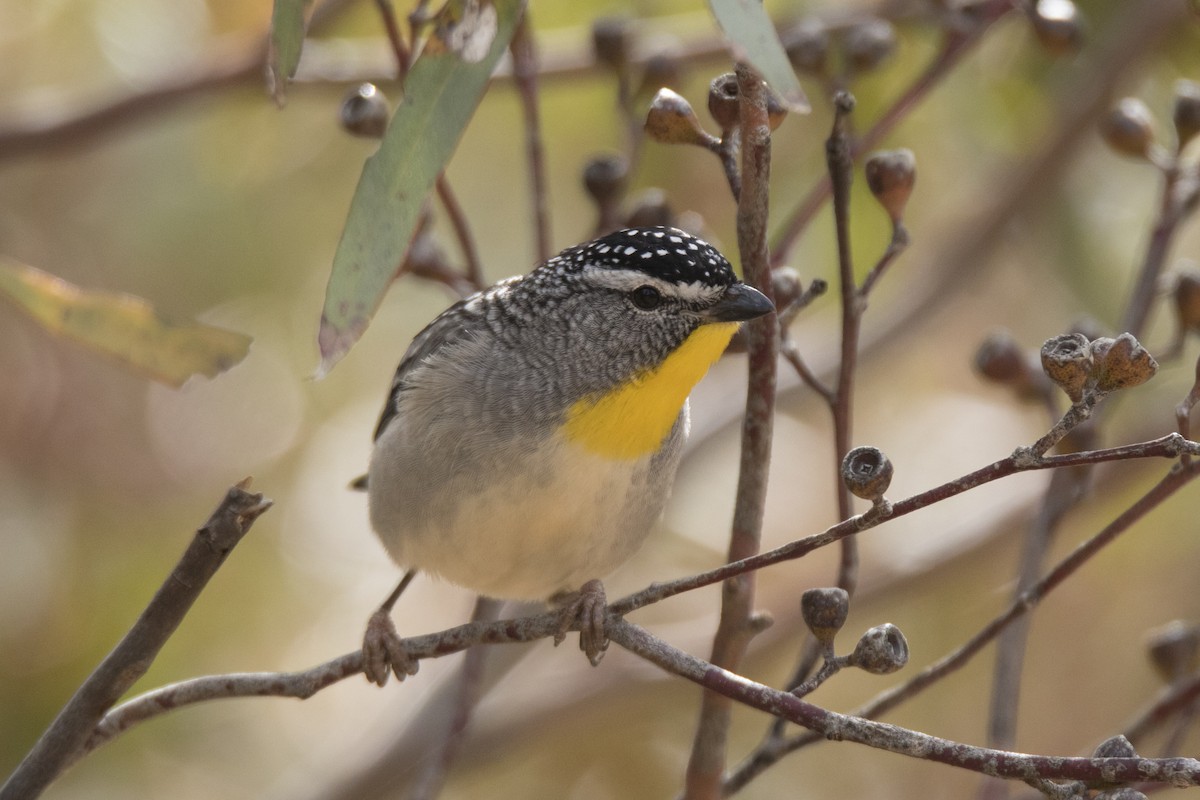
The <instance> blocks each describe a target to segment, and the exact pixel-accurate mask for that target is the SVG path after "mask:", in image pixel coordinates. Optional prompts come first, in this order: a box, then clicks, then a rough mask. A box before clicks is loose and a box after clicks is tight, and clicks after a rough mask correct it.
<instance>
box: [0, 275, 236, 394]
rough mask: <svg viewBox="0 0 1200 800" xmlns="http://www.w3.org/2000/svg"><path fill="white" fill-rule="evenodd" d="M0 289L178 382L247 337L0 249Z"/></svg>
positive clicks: (60, 326)
mask: <svg viewBox="0 0 1200 800" xmlns="http://www.w3.org/2000/svg"><path fill="white" fill-rule="evenodd" d="M0 295H6V296H8V297H9V298H10V299H11V300H12V301H13V302H14V303H16V304H17V306H18V307H20V308H21V309H23V310H24V311H25V312H27V313H28V314H29V315H30V316H31V317H33V318H34V319H35V320H37V321H38V322H39V323H40V324H41V325H42V327H44V328H45V329H46V330H48V331H51V332H52V333H56V334H58V335H60V336H63V337H65V338H67V339H72V340H74V341H76V342H79V343H81V344H84V345H86V346H88V347H90V348H91V349H93V350H95V351H97V352H100V353H103V354H105V355H108V356H112V357H113V358H116V359H117V360H118V361H121V362H122V363H124V364H126V365H128V366H130V367H133V368H134V369H136V370H138V371H139V372H142V373H144V374H146V375H148V376H149V377H151V378H153V379H154V380H157V381H161V382H162V383H166V384H170V385H171V386H175V387H178V386H182V385H183V383H184V382H185V381H186V380H187V379H188V378H189V377H191V376H192V375H196V374H200V375H206V376H208V377H210V378H211V377H213V376H215V375H217V374H219V373H221V372H224V371H225V370H227V369H229V368H230V367H232V366H233V365H235V364H237V363H238V362H239V361H241V360H242V359H243V358H245V357H246V353H248V352H249V350H250V337H249V336H245V335H244V334H240V333H234V332H233V331H228V330H224V329H222V328H214V327H211V326H209V325H202V324H200V323H197V322H178V323H177V322H171V321H168V320H166V319H164V318H163V317H162V316H160V315H159V314H158V312H156V311H155V310H154V307H153V306H151V305H150V304H149V303H148V302H146V301H145V300H143V299H142V298H140V297H134V296H133V295H128V294H120V293H118V292H104V291H98V290H92V289H84V288H81V287H79V286H76V285H75V284H73V283H70V282H68V281H65V280H63V279H62V278H58V277H55V276H54V275H51V274H49V273H48V272H43V271H41V270H39V269H35V268H34V267H30V266H27V265H25V264H21V263H18V262H16V261H12V260H10V259H7V258H3V257H0Z"/></svg>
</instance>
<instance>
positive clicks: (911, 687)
mask: <svg viewBox="0 0 1200 800" xmlns="http://www.w3.org/2000/svg"><path fill="white" fill-rule="evenodd" d="M1164 438H1167V437H1164ZM1160 441H1161V440H1160ZM1094 452H1103V451H1094ZM1053 458H1061V456H1057V457H1053ZM1084 463H1094V462H1084ZM1197 475H1200V470H1197V469H1195V468H1187V469H1185V468H1181V467H1176V468H1175V469H1172V470H1171V471H1170V472H1169V473H1167V475H1166V476H1165V477H1164V478H1163V479H1162V480H1161V481H1159V482H1158V484H1156V485H1155V486H1154V487H1153V488H1151V489H1150V491H1148V492H1147V493H1146V494H1145V495H1143V496H1142V497H1141V498H1139V499H1138V500H1137V501H1135V502H1134V503H1133V505H1131V506H1130V507H1129V508H1127V509H1126V510H1125V511H1124V512H1122V513H1121V514H1120V515H1119V516H1118V517H1117V518H1116V519H1114V520H1113V521H1112V522H1110V523H1109V524H1108V525H1106V526H1105V527H1104V528H1103V529H1101V530H1100V531H1099V532H1098V533H1097V534H1096V535H1094V536H1093V537H1092V538H1090V539H1088V540H1087V541H1085V542H1083V543H1082V544H1080V545H1079V546H1078V547H1076V548H1075V550H1073V551H1072V552H1071V553H1070V555H1068V556H1067V557H1066V558H1064V559H1063V560H1062V561H1060V562H1059V563H1058V564H1057V565H1055V567H1054V568H1053V569H1051V570H1050V572H1048V573H1047V574H1046V576H1045V577H1043V578H1042V579H1041V580H1040V581H1038V582H1037V584H1035V585H1034V586H1032V587H1030V589H1029V590H1027V591H1025V592H1023V593H1022V594H1021V595H1020V596H1019V597H1018V598H1017V599H1016V600H1015V601H1014V602H1013V603H1012V604H1011V605H1010V606H1009V607H1008V608H1007V609H1006V610H1005V611H1004V612H1003V613H1002V614H1000V615H999V616H997V617H995V618H994V619H992V620H991V621H990V622H988V623H987V624H986V625H985V626H983V628H981V629H980V630H979V632H978V633H976V634H975V635H974V636H972V637H971V638H970V639H968V640H967V641H966V642H965V643H964V644H963V645H962V646H960V647H959V648H958V649H956V650H955V651H954V652H952V653H950V654H948V655H946V656H944V657H942V658H941V659H939V660H938V661H936V662H934V663H933V664H930V665H929V666H928V667H926V668H925V669H923V670H921V671H920V672H919V673H917V674H916V675H915V676H913V677H912V678H910V679H909V680H908V681H906V682H905V683H903V684H900V685H899V686H896V687H893V688H892V689H889V690H887V691H886V692H883V693H881V694H879V695H877V696H876V697H875V699H873V700H871V701H870V702H869V703H867V704H866V705H864V706H861V707H860V708H858V709H856V710H855V711H853V712H851V713H852V714H853V715H854V716H856V717H864V718H869V719H874V718H876V717H879V716H880V715H882V714H885V713H887V712H888V711H890V710H892V709H893V708H895V707H897V706H898V705H900V704H901V703H903V702H905V701H907V700H909V699H911V698H913V697H915V696H916V695H918V694H920V693H921V692H922V691H924V690H925V689H927V688H928V687H930V686H932V685H933V684H935V683H937V682H938V681H939V680H941V679H942V678H943V677H945V676H946V675H948V674H950V673H951V672H954V671H955V670H957V669H959V668H961V667H962V666H963V665H964V664H966V663H967V662H968V661H970V660H971V658H973V657H974V656H975V655H977V654H978V653H979V652H980V651H981V650H982V649H983V648H984V647H985V646H987V645H988V644H989V643H991V642H992V641H993V640H994V639H995V638H996V637H997V636H998V635H999V634H1000V633H1001V632H1002V631H1004V630H1005V629H1006V628H1007V627H1008V626H1009V625H1010V624H1012V622H1013V621H1014V620H1017V619H1019V618H1021V617H1022V616H1023V615H1025V614H1027V613H1029V612H1030V611H1032V610H1033V609H1034V608H1036V607H1037V605H1038V604H1039V603H1040V602H1041V601H1042V600H1043V599H1045V597H1046V596H1047V595H1049V594H1050V593H1051V592H1052V591H1054V589H1056V588H1057V587H1058V586H1060V585H1061V584H1062V583H1063V581H1065V580H1066V579H1067V578H1069V577H1070V576H1071V575H1072V574H1074V573H1075V572H1076V571H1077V570H1078V569H1079V568H1080V567H1082V566H1083V565H1084V564H1086V563H1087V562H1088V561H1089V560H1090V559H1091V558H1092V557H1093V556H1094V555H1096V554H1097V553H1098V552H1100V551H1101V550H1102V549H1104V547H1105V546H1107V545H1108V544H1110V543H1112V542H1113V541H1114V540H1115V539H1116V538H1117V537H1118V536H1120V535H1121V534H1122V533H1124V532H1125V531H1127V530H1128V529H1129V528H1130V527H1131V526H1132V525H1133V524H1134V523H1136V522H1138V521H1139V520H1141V519H1142V518H1143V517H1145V516H1146V514H1148V513H1149V512H1151V511H1153V510H1154V509H1155V508H1157V507H1158V506H1159V505H1161V504H1162V503H1163V502H1164V501H1165V500H1167V499H1168V498H1169V497H1171V496H1172V495H1173V494H1175V492H1177V491H1179V490H1180V489H1181V488H1183V487H1184V486H1186V485H1187V484H1188V483H1189V482H1191V481H1192V480H1193V479H1194V478H1195V477H1196V476H1197ZM897 505H902V504H897ZM820 738H821V737H819V736H816V735H813V734H811V733H804V734H801V735H799V736H796V737H794V738H792V739H790V740H788V741H787V742H786V743H785V744H784V745H782V746H777V747H776V748H774V750H773V751H770V752H767V751H758V752H756V753H755V754H754V756H753V758H752V759H749V760H747V761H746V762H744V763H743V764H742V765H741V766H739V767H738V768H737V769H736V770H734V772H733V773H732V774H731V775H730V776H729V779H728V780H727V781H726V784H725V793H726V796H728V795H731V794H734V793H735V792H737V791H738V790H739V789H741V788H742V787H744V786H745V785H746V784H748V783H749V782H750V781H751V780H753V779H754V778H755V777H757V776H758V775H759V774H761V773H762V772H763V771H764V770H766V769H767V767H769V766H771V764H773V763H775V762H776V761H778V760H779V759H780V758H782V757H783V756H785V755H787V754H789V753H793V752H795V751H796V750H799V749H801V748H803V747H806V746H808V745H811V744H814V743H816V742H818V741H820Z"/></svg>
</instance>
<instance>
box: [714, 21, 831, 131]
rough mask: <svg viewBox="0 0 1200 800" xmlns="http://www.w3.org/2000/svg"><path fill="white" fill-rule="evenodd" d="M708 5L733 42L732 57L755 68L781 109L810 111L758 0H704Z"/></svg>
mask: <svg viewBox="0 0 1200 800" xmlns="http://www.w3.org/2000/svg"><path fill="white" fill-rule="evenodd" d="M708 4H709V7H711V8H712V12H713V16H714V17H716V18H717V24H719V25H720V26H721V30H722V31H724V32H725V35H726V36H727V37H728V38H729V42H730V44H731V45H733V53H734V57H735V58H737V59H738V60H739V61H745V62H747V63H749V64H750V65H751V66H753V67H754V68H755V69H756V70H758V74H759V75H761V76H762V78H763V80H765V81H766V82H767V85H768V86H770V87H771V88H772V89H774V90H775V93H776V94H777V95H779V98H780V100H781V101H782V102H783V106H784V108H786V109H787V110H788V111H791V112H794V113H797V114H806V113H808V112H809V111H810V110H811V106H809V104H808V98H807V97H806V96H805V94H804V89H802V88H801V87H800V81H799V79H797V78H796V73H795V72H794V71H793V70H792V64H791V62H790V61H788V57H787V52H786V51H784V49H783V43H782V42H780V41H779V34H778V33H777V32H776V30H775V25H774V23H772V22H771V18H770V17H768V16H767V11H766V9H764V8H763V4H762V0H708Z"/></svg>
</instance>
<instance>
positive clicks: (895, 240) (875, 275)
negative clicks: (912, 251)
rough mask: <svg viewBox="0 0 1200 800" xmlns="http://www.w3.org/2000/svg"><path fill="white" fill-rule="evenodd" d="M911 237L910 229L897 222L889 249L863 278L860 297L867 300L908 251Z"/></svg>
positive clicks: (893, 228) (893, 227)
mask: <svg viewBox="0 0 1200 800" xmlns="http://www.w3.org/2000/svg"><path fill="white" fill-rule="evenodd" d="M908 245H909V237H908V228H906V227H904V223H903V222H897V223H896V224H895V225H894V226H892V239H891V241H889V242H888V246H887V249H886V250H884V251H883V255H882V256H880V257H879V260H878V261H877V262H875V266H874V267H872V268H871V271H870V272H868V273H867V276H866V277H865V278H863V282H862V286H860V287H859V289H858V294H859V297H860V298H862V299H863V300H866V298H867V296H868V295H870V294H871V290H872V289H874V288H875V284H876V283H877V282H878V281H879V279H880V278H882V277H883V273H885V272H886V271H887V268H888V267H890V266H891V265H892V263H893V262H894V261H895V260H896V258H897V256H899V255H900V254H901V253H903V252H904V251H905V250H906V249H908Z"/></svg>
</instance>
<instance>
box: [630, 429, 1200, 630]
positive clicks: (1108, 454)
mask: <svg viewBox="0 0 1200 800" xmlns="http://www.w3.org/2000/svg"><path fill="white" fill-rule="evenodd" d="M1184 453H1190V454H1193V455H1195V454H1200V443H1197V442H1193V441H1190V440H1188V439H1184V438H1183V437H1182V436H1180V435H1179V434H1177V433H1170V434H1167V435H1166V436H1163V437H1160V438H1158V439H1153V440H1151V441H1148V442H1141V443H1139V444H1131V445H1122V446H1120V447H1110V448H1106V449H1103V450H1089V451H1085V452H1082V453H1066V454H1063V455H1052V456H1045V457H1043V458H1041V459H1039V460H1035V461H1029V460H1027V458H1026V457H1025V456H1024V455H1023V454H1021V453H1020V451H1019V452H1018V453H1015V454H1013V455H1011V456H1009V457H1008V458H1004V459H1001V460H999V461H995V462H993V463H991V464H988V465H987V466H985V467H981V468H979V469H977V470H975V471H974V472H969V473H967V474H966V475H963V476H962V477H960V478H956V479H954V480H952V481H948V482H946V483H943V484H941V485H940V486H935V487H934V488H932V489H927V490H926V491H924V492H921V493H920V494H915V495H913V496H912V497H908V498H906V499H904V500H900V501H899V502H896V503H894V504H893V505H892V509H891V514H890V515H888V516H882V515H878V514H873V513H872V512H870V511H868V512H867V513H866V514H862V515H859V516H856V517H850V518H849V519H846V520H843V521H841V522H839V523H837V524H836V525H833V526H831V527H829V528H826V529H825V530H824V531H822V532H821V533H818V534H814V535H812V536H806V537H805V538H803V539H797V540H795V541H792V542H788V543H787V544H785V545H781V546H779V547H777V548H775V549H774V550H768V551H767V552H765V553H760V554H758V555H755V556H751V557H749V558H745V559H742V560H740V561H735V562H732V563H729V564H725V565H723V566H720V567H717V568H716V569H711V570H709V571H707V572H701V573H698V574H696V575H691V576H689V577H686V578H680V579H678V580H675V581H671V582H669V583H661V584H653V585H651V586H650V587H648V588H646V589H643V590H641V591H640V592H637V593H635V594H632V595H630V596H629V597H626V598H623V599H621V600H618V601H617V602H615V603H613V604H612V605H610V606H609V609H610V610H611V611H612V612H613V613H615V614H618V615H624V614H628V613H630V612H631V611H634V610H636V609H639V608H642V607H643V606H647V605H650V604H651V603H656V602H658V601H660V600H663V599H665V598H667V597H673V596H674V595H677V594H682V593H683V592H689V591H691V590H693V589H698V588H700V587H702V586H709V585H711V584H714V583H720V582H721V581H723V580H727V579H728V578H731V577H733V576H736V575H741V574H742V573H745V572H750V571H753V570H758V569H762V568H763V567H767V566H771V565H772V564H779V563H782V562H784V561H791V560H794V559H797V558H801V557H803V556H806V555H808V554H809V553H811V552H813V551H814V550H817V549H819V548H821V547H825V546H826V545H829V544H833V543H834V542H837V541H840V540H841V539H844V538H845V537H847V536H851V535H853V534H856V533H859V532H861V531H865V530H868V529H870V528H873V527H875V526H877V525H879V524H881V523H883V522H885V521H887V520H890V519H896V518H898V517H903V516H905V515H906V514H911V513H913V512H914V511H919V510H921V509H923V508H926V507H928V506H931V505H933V504H934V503H939V502H941V501H943V500H946V499H949V498H951V497H954V496H956V495H959V494H962V493H964V492H967V491H969V490H971V489H975V488H977V487H979V486H983V485H984V484H986V483H991V482H992V481H995V480H999V479H1001V478H1006V477H1008V476H1010V475H1015V474H1016V473H1018V472H1026V471H1028V470H1038V469H1056V468H1060V467H1076V466H1080V465H1083V464H1100V463H1103V462H1106V461H1125V460H1128V459H1132V458H1177V457H1179V456H1180V455H1182V454H1184ZM1172 474H1175V473H1172Z"/></svg>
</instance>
